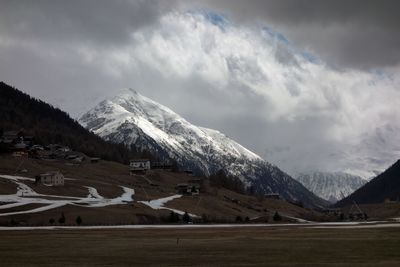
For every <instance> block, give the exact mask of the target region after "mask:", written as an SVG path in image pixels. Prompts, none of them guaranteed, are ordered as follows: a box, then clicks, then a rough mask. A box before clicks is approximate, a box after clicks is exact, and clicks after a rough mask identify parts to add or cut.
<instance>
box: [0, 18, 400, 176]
mask: <svg viewBox="0 0 400 267" xmlns="http://www.w3.org/2000/svg"><path fill="white" fill-rule="evenodd" d="M0 37H1V36H0ZM7 38H10V39H4V38H3V39H2V38H0V62H1V63H0V73H2V74H3V77H5V78H4V79H5V80H6V81H7V80H8V78H7V77H12V78H9V80H10V81H11V82H12V81H17V82H16V84H14V85H16V86H17V87H20V88H21V89H25V90H27V91H28V92H30V93H33V94H34V95H36V96H39V97H41V98H43V99H45V100H47V101H50V102H51V103H53V104H57V105H59V106H61V107H62V108H65V109H66V110H67V111H68V112H71V113H72V114H73V115H74V116H76V115H78V114H79V113H81V112H83V111H84V109H88V108H89V106H90V105H91V104H93V105H94V104H95V102H96V101H98V100H99V99H100V98H102V97H105V96H109V95H112V94H114V93H115V92H116V90H118V89H119V88H121V87H132V88H136V89H137V90H138V91H140V92H141V93H143V94H144V95H146V96H148V97H151V98H153V99H154V100H156V101H158V102H160V103H162V104H165V105H167V106H169V107H170V108H171V109H173V110H175V111H176V112H178V113H180V114H182V115H183V116H184V117H186V118H187V119H188V120H189V121H191V122H193V123H196V124H200V125H201V126H206V127H210V128H215V129H218V130H221V131H223V132H225V133H226V134H227V135H229V136H231V137H232V138H234V139H235V140H237V141H239V142H240V143H241V144H243V145H245V146H246V147H248V148H250V149H252V150H253V151H255V152H257V153H258V154H260V155H261V156H264V157H265V158H266V159H267V160H270V161H272V162H274V163H276V164H277V165H278V166H280V167H282V168H283V169H284V170H288V171H289V172H292V173H293V172H295V171H302V170H306V169H320V170H327V171H338V170H349V171H353V172H358V173H360V172H361V171H362V173H361V174H363V175H370V174H371V171H372V170H375V169H383V168H385V167H387V166H388V165H389V164H391V163H392V162H394V161H395V160H396V159H397V158H396V157H400V147H399V145H397V144H400V142H399V141H400V140H399V139H400V137H398V135H397V134H396V133H397V132H398V130H399V126H398V125H400V110H399V109H398V107H399V106H400V90H399V89H397V88H399V85H400V80H399V77H398V76H397V74H396V73H398V71H397V69H396V68H394V69H392V70H391V71H392V73H394V74H393V75H392V76H390V75H387V74H385V73H384V72H376V73H373V72H365V71H360V70H351V69H345V70H335V69H332V68H330V67H328V66H327V65H326V64H324V62H322V61H321V60H319V59H317V57H314V56H311V55H310V54H306V53H304V51H298V50H297V49H296V47H295V46H294V45H292V44H291V43H289V42H288V41H287V40H286V39H285V38H284V36H282V35H280V34H279V33H276V32H274V31H273V30H271V29H270V28H262V27H260V28H258V27H255V26H254V27H251V26H248V25H246V26H240V25H236V24H234V23H233V22H230V21H228V20H226V19H224V18H222V17H219V16H218V15H216V14H212V13H208V14H207V13H199V12H186V13H182V12H170V13H167V14H165V15H163V16H162V17H161V18H160V20H159V21H158V23H153V24H152V25H151V26H149V27H141V28H138V29H135V30H132V31H131V32H130V35H129V38H123V39H124V40H128V41H127V42H126V43H124V44H123V45H122V44H120V45H118V46H103V45H99V46H96V45H93V43H92V42H83V43H78V42H76V40H75V41H74V42H71V43H68V42H67V43H65V44H60V43H59V42H57V41H49V40H47V39H44V40H41V39H34V40H30V41H29V40H26V42H24V43H23V44H19V45H15V44H16V43H18V39H15V40H13V39H12V37H7ZM21 51H22V52H23V53H22V52H21ZM26 55H29V60H27V59H26ZM16 59H19V60H16ZM7 63H9V64H7ZM37 64H39V65H40V68H37V67H36V65H37ZM15 73H18V76H17V78H15V77H16V76H15V75H16V74H15ZM24 77H25V78H24ZM21 81H22V82H21ZM41 88H42V89H41ZM80 94H83V96H81V97H77V95H80ZM382 140H383V141H382Z"/></svg>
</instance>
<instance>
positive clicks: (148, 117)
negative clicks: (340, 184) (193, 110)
mask: <svg viewBox="0 0 400 267" xmlns="http://www.w3.org/2000/svg"><path fill="white" fill-rule="evenodd" d="M79 122H80V123H81V124H82V125H83V126H84V127H86V128H87V129H89V130H91V131H93V132H94V133H95V134H97V135H99V136H101V137H102V138H104V139H106V140H111V141H113V142H116V143H125V144H127V145H132V144H133V145H135V146H136V147H138V148H142V149H145V150H147V151H150V152H152V153H154V154H156V155H157V156H158V157H160V158H165V159H173V160H175V161H176V162H177V163H178V165H179V166H181V167H183V168H189V169H192V170H193V171H194V172H195V173H199V174H204V175H210V174H212V173H215V172H217V171H218V170H220V169H223V170H225V171H226V172H227V173H228V174H230V175H233V176H236V177H238V178H239V179H241V180H242V182H243V183H244V184H245V185H246V186H254V187H256V190H257V191H259V192H262V193H280V194H281V195H282V196H283V197H284V198H286V199H289V200H296V201H304V202H305V203H306V204H309V205H312V204H315V203H319V204H321V203H323V202H321V201H320V199H319V198H317V197H316V196H315V195H313V194H312V193H310V192H309V191H308V190H307V189H305V188H304V187H303V186H302V185H301V184H300V183H298V182H297V181H295V180H294V179H292V178H291V177H290V176H288V175H287V174H286V173H284V172H282V171H281V170H280V169H278V168H277V167H276V166H274V165H272V164H270V163H268V162H266V161H265V160H263V159H262V158H261V157H260V156H258V155H257V154H255V153H253V152H251V151H250V150H248V149H246V148H245V147H243V146H242V145H240V144H238V143H237V142H235V141H233V140H232V139H230V138H228V137H227V136H226V135H224V134H223V133H221V132H219V131H217V130H212V129H208V128H203V127H198V126H195V125H193V124H191V123H189V122H188V121H187V120H185V119H184V118H182V117H181V116H179V115H178V114H176V113H175V112H173V111H172V110H171V109H169V108H167V107H165V106H163V105H161V104H159V103H157V102H155V101H153V100H151V99H149V98H147V97H145V96H142V95H140V94H139V93H138V92H136V91H135V90H133V89H124V90H122V91H120V92H119V93H118V94H117V95H116V96H114V97H112V98H110V99H108V100H104V101H102V102H101V103H99V104H98V105H97V106H96V107H94V108H93V109H91V110H90V111H88V112H87V113H86V114H84V115H83V116H82V117H81V118H80V119H79Z"/></svg>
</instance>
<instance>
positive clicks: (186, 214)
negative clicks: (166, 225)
mask: <svg viewBox="0 0 400 267" xmlns="http://www.w3.org/2000/svg"><path fill="white" fill-rule="evenodd" d="M182 221H183V222H184V223H188V222H190V216H189V213H187V211H185V214H183V217H182Z"/></svg>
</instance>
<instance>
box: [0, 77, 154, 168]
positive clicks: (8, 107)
mask: <svg viewBox="0 0 400 267" xmlns="http://www.w3.org/2000/svg"><path fill="white" fill-rule="evenodd" d="M4 131H22V132H23V133H24V134H25V135H31V136H33V137H34V140H35V143H36V144H41V145H47V144H62V145H65V146H68V147H70V148H71V149H73V150H75V151H80V152H83V153H85V154H86V155H88V156H92V157H100V158H102V159H105V160H113V161H117V162H121V163H128V162H129V159H130V158H138V157H151V155H150V153H148V152H146V151H140V152H139V151H137V150H136V148H135V147H129V148H128V147H126V146H125V145H124V144H115V143H112V142H108V141H104V140H103V139H101V138H100V137H98V136H96V135H95V134H94V133H92V132H89V131H88V130H86V129H85V128H84V127H82V126H81V125H80V124H79V123H78V122H77V121H76V120H74V119H72V118H71V117H70V116H69V115H68V114H67V113H66V112H64V111H62V110H60V109H58V108H55V107H53V106H51V105H49V104H47V103H45V102H43V101H41V100H38V99H35V98H33V97H31V96H29V95H27V94H25V93H23V92H21V91H19V90H17V89H16V88H13V87H11V86H9V85H7V84H5V83H4V82H0V135H2V133H3V132H4Z"/></svg>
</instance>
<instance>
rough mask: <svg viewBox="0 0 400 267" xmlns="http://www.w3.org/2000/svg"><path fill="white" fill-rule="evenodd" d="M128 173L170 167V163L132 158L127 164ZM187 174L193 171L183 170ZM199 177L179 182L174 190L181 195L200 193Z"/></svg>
mask: <svg viewBox="0 0 400 267" xmlns="http://www.w3.org/2000/svg"><path fill="white" fill-rule="evenodd" d="M129 167H130V174H131V175H133V174H144V173H146V171H148V170H150V169H167V170H171V169H172V164H170V163H169V162H151V161H150V160H149V159H132V160H131V161H130V164H129ZM184 173H185V174H186V175H187V176H190V177H192V176H193V172H192V171H190V170H186V171H184ZM200 187H201V179H194V178H193V179H190V180H188V181H187V182H186V183H179V184H177V185H176V187H175V190H176V193H177V194H181V195H198V194H199V193H200Z"/></svg>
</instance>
